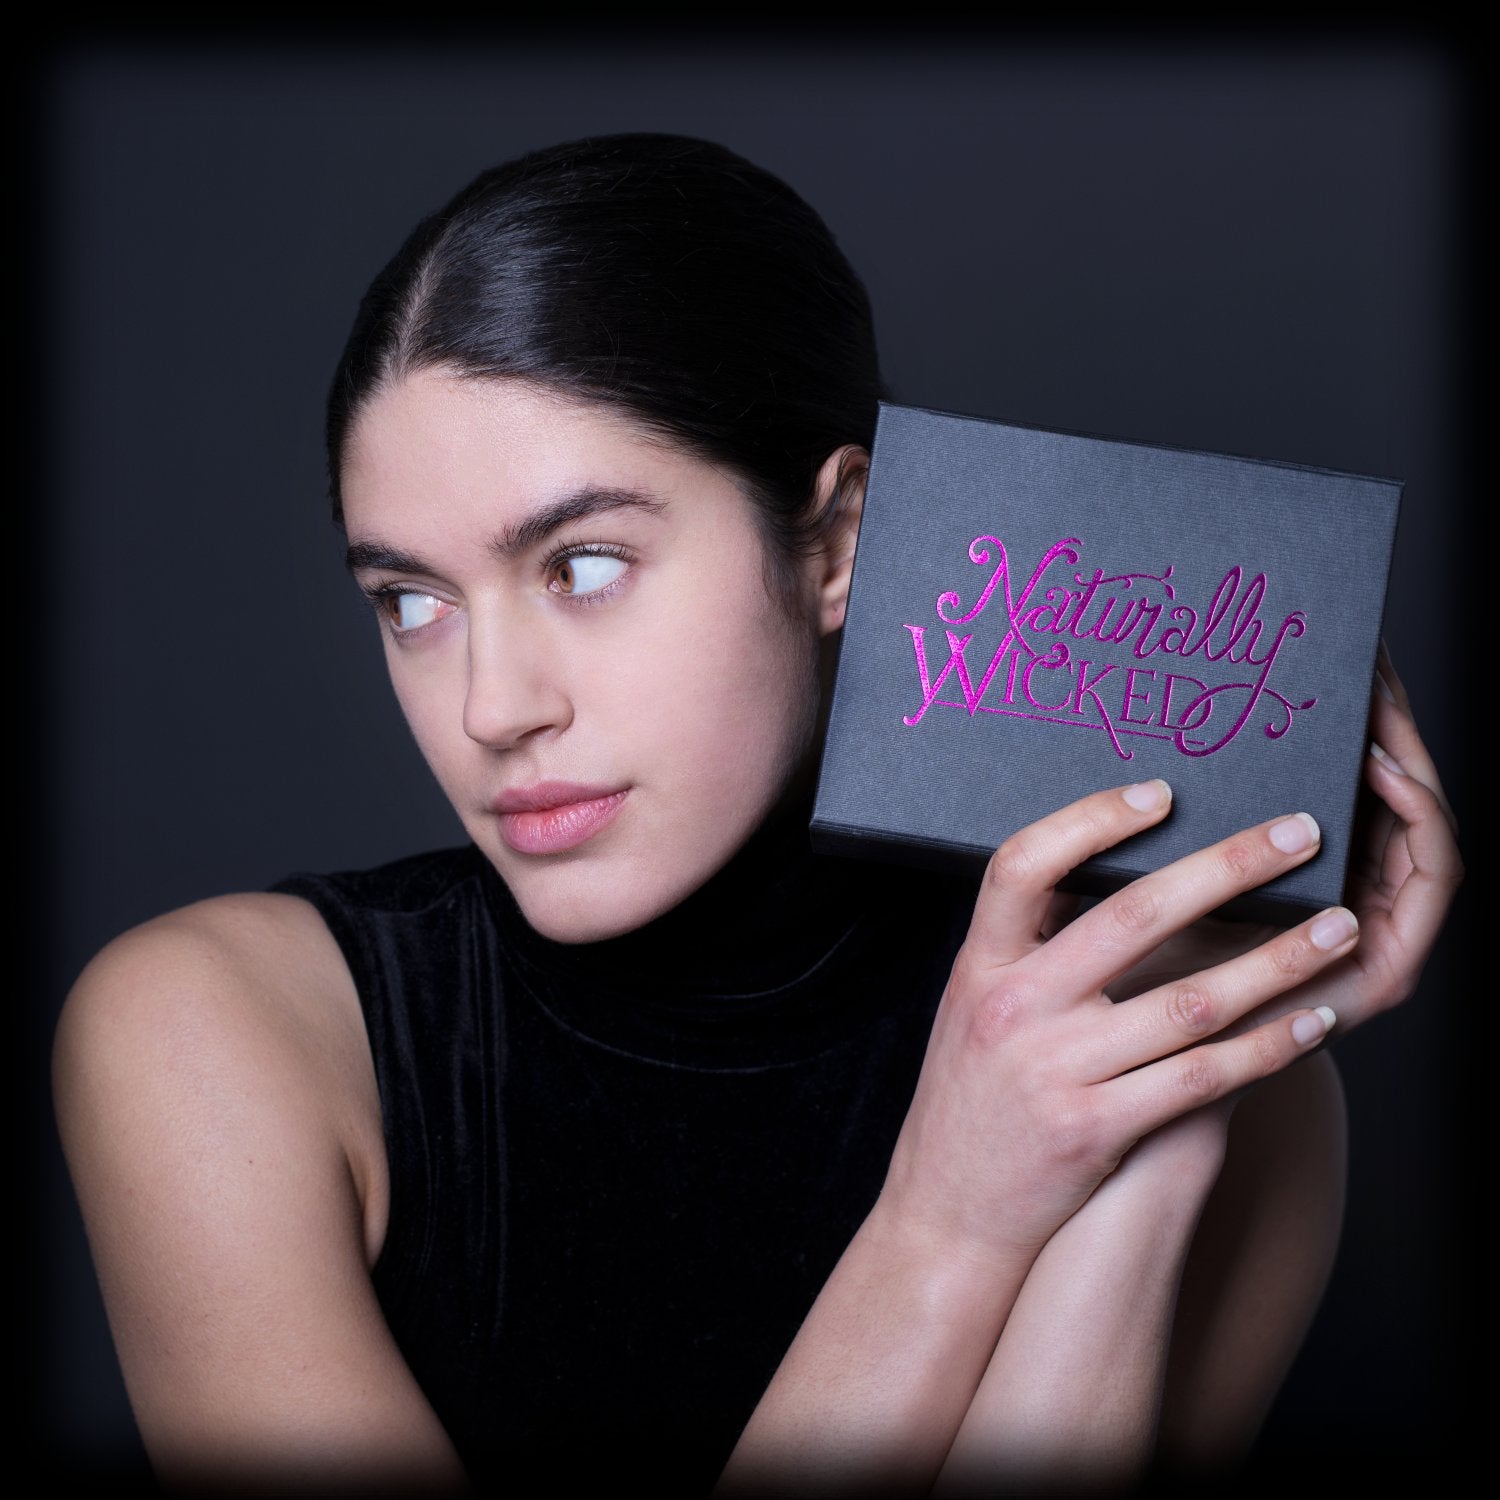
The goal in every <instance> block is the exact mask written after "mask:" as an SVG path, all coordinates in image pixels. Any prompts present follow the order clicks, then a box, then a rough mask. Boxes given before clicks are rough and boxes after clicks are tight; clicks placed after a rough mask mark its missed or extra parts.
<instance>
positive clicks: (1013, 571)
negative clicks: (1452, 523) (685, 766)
mask: <svg viewBox="0 0 1500 1500" xmlns="http://www.w3.org/2000/svg"><path fill="white" fill-rule="evenodd" d="M1400 499H1401V485H1400V483H1399V482H1397V481H1394V480H1389V479H1379V478H1373V477H1370V476H1366V475H1359V474H1346V473H1340V472H1337V471H1333V470H1327V469H1315V468H1309V467H1306V466H1302V465H1297V464H1288V463H1279V462H1275V461H1268V460H1263V459H1251V458H1241V457H1232V456H1229V455H1224V454H1215V453H1202V452H1197V451H1193V450H1187V449H1182V448H1172V447H1167V446H1161V445H1153V444H1145V443H1134V442H1121V441H1116V440H1113V439H1107V438H1100V437H1092V436H1087V435H1083V434H1079V433H1069V432H1057V431H1049V430H1044V429H1038V428H1031V427H1018V426H1012V425H1008V424H1004V423H999V422H992V421H985V420H981V419H979V418H975V417H966V416H958V415H954V414H951V413H946V412H935V411H926V410H922V409H918V408H913V407H905V406H894V405H889V404H887V405H883V406H882V407H881V411H880V419H879V424H878V427H877V431H876V438H875V447H874V451H873V454H872V462H871V472H870V481H869V489H868V493H867V496H866V501H865V514H864V521H863V524H862V527H861V532H860V540H859V547H858V551H857V554H856V557H855V566H854V577H853V583H852V586H851V595H850V602H849V611H848V618H847V622H846V624H845V628H844V639H843V643H842V646H841V648H840V655H839V664H838V678H837V683H836V686H835V691H834V699H833V707H832V716H831V720H830V724H829V734H828V742H827V747H826V750H825V752H824V757H823V763H822V767H821V772H820V776H819V783H818V791H817V799H816V803H815V807H814V812H813V823H812V834H813V839H814V843H815V845H816V846H817V847H819V848H821V849H825V850H831V851H836V852H857V853H863V854H875V855H879V856H884V857H890V858H895V859H901V860H908V861H912V862H916V863H927V864H932V863H938V864H948V863H955V862H956V863H964V862H969V863H976V864H977V863H978V862H981V861H983V860H984V859H987V858H988V856H989V854H990V853H991V851H992V850H993V849H994V848H995V846H996V845H997V844H999V843H1000V842H1001V841H1002V840H1003V839H1005V838H1006V837H1007V836H1008V835H1009V834H1010V833H1012V832H1014V831H1015V830H1016V829H1017V828H1020V827H1022V826H1024V825H1025V824H1026V823H1029V822H1031V821H1033V820H1034V819H1036V818H1038V817H1041V816H1043V815H1045V814H1046V813H1048V812H1051V811H1053V810H1055V809H1056V808H1058V807H1061V806H1062V805H1064V804H1065V803H1067V802H1069V801H1071V800H1073V799H1074V798H1075V797H1079V796H1082V795H1083V794H1085V793H1086V792H1090V791H1095V790H1098V789H1099V788H1102V787H1108V786H1113V785H1119V784H1123V783H1125V782H1129V781H1142V780H1146V779H1148V778H1150V777H1153V776H1161V777H1164V778H1165V779H1166V780H1167V781H1169V782H1170V783H1171V784H1172V788H1173V792H1174V804H1173V809H1172V812H1171V814H1170V815H1169V816H1168V818H1167V820H1166V821H1165V822H1164V823H1163V824H1161V825H1160V826H1159V827H1157V828H1154V829H1152V830H1150V831H1148V832H1146V833H1143V834H1141V835H1138V836H1137V837H1135V838H1134V839H1131V840H1129V841H1128V842H1127V843H1125V844H1122V845H1120V846H1118V847H1117V848H1115V849H1113V850H1111V851H1108V852H1107V853H1106V854H1104V855H1102V856H1101V857H1100V858H1098V859H1096V860H1093V861H1091V862H1090V863H1089V864H1088V865H1086V866H1084V867H1082V869H1081V870H1080V871H1078V872H1077V874H1076V876H1075V878H1074V880H1073V882H1072V884H1073V885H1074V886H1075V887H1076V888H1079V889H1083V890H1089V891H1096V892H1098V891H1106V890H1110V889H1113V888H1115V887H1117V886H1119V885H1121V884H1123V883H1124V882H1125V881H1127V880H1130V879H1133V878H1135V877H1136V876H1137V875H1139V874H1141V873H1143V872H1144V871H1146V870H1149V869H1154V868H1157V867H1159V866H1161V865H1163V864H1166V863H1168V862H1170V861H1171V860H1173V859H1176V858H1178V857H1179V856H1181V855H1184V854H1187V853H1189V852H1191V851H1192V850H1194V849H1197V848H1201V847H1202V846H1204V845H1206V844H1209V843H1212V842H1214V841H1215V840H1217V839H1219V838H1222V837H1224V836H1226V835H1228V834H1230V833H1233V832H1234V831H1235V830H1237V829H1240V828H1243V827H1246V826H1248V825H1250V824H1253V823H1257V822H1259V821H1261V820H1263V819H1266V818H1269V817H1273V816H1275V815H1276V814H1278V813H1284V812H1295V811H1306V812H1310V813H1312V814H1313V816H1314V817H1316V818H1317V820H1318V822H1319V824H1320V825H1321V826H1322V829H1323V847H1322V849H1321V850H1320V851H1319V853H1318V854H1317V855H1316V856H1315V857H1314V858H1313V859H1312V860H1311V861H1310V862H1309V863H1307V864H1305V865H1303V866H1302V867H1300V868H1299V869H1297V870H1295V871H1293V872H1291V873H1290V874H1288V875H1285V876H1283V877H1281V878H1280V879H1278V880H1276V881H1274V882H1273V883H1271V884H1270V885H1268V886H1266V887H1263V888H1262V891H1261V892H1260V893H1259V894H1258V896H1257V897H1256V898H1253V899H1249V900H1246V901H1243V902H1239V903H1236V909H1237V910H1245V911H1268V912H1272V913H1274V914H1277V915H1281V916H1297V915H1299V914H1301V913H1302V912H1304V911H1306V910H1309V909H1316V908H1319V907H1322V906H1327V905H1332V904H1334V903H1337V902H1339V901H1340V900H1341V899H1342V894H1343V888H1344V882H1345V877H1346V871H1347V865H1348V860H1349V849H1350V832H1351V825H1352V822H1353V816H1354V805H1355V797H1356V793H1357V791H1358V786H1359V778H1360V771H1361V765H1362V761H1363V757H1364V753H1365V745H1366V734H1367V720H1368V712H1369V693H1370V684H1371V681H1372V678H1373V673H1374V664H1375V655H1376V649H1377V646H1378V642H1379V635H1380V626H1381V619H1382V615H1383V613H1384V607H1385V590H1386V581H1387V577H1388V575H1389V571H1390V562H1391V552H1392V548H1393V545H1394V541H1395V531H1396V520H1397V514H1398V511H1399V507H1400Z"/></svg>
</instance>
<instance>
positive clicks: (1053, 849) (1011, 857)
mask: <svg viewBox="0 0 1500 1500" xmlns="http://www.w3.org/2000/svg"><path fill="white" fill-rule="evenodd" d="M1171 805H1172V789H1171V788H1170V787H1169V786H1168V785H1167V784H1166V782H1164V781H1143V782H1140V783H1139V784H1137V785H1135V786H1127V787H1113V788H1111V789H1110V790H1109V791H1105V792H1095V793H1093V794H1092V795H1090V796H1087V797H1082V798H1080V799H1079V800H1078V801H1077V802H1073V803H1070V804H1069V805H1068V806H1067V807H1064V808H1062V809H1061V810H1060V811H1058V812H1055V813H1051V814H1049V815H1048V816H1047V817H1045V818H1040V819H1038V820H1037V821H1036V822H1035V823H1032V824H1029V825H1028V826H1027V827H1025V828H1023V829H1021V830H1020V832H1018V833H1015V834H1012V835H1011V837H1010V838H1008V839H1006V841H1005V842H1004V843H1003V844H1001V846H1000V847H999V848H998V849H997V850H996V851H995V852H994V854H993V855H992V856H991V858H990V862H989V866H988V868H987V869H986V871H985V876H984V883H983V885H982V886H981V888H980V892H979V898H978V900H977V901H976V902H975V905H974V917H973V920H972V921H971V922H970V924H969V933H968V937H967V938H966V939H965V942H964V952H965V954H966V955H967V957H968V959H969V961H970V962H972V963H973V964H974V965H975V966H976V967H978V968H981V969H983V968H989V967H992V966H999V965H1001V964H1008V963H1014V962H1015V961H1016V959H1018V958H1021V957H1022V956H1024V955H1025V954H1027V953H1030V952H1031V951H1032V950H1033V949H1034V948H1036V947H1037V945H1038V944H1039V943H1040V942H1041V941H1042V932H1043V929H1046V930H1048V931H1050V930H1052V928H1053V927H1054V926H1055V921H1054V920H1052V913H1051V902H1052V894H1053V889H1054V887H1055V886H1056V885H1057V883H1058V881H1060V880H1061V879H1062V878H1063V877H1064V876H1065V875H1067V874H1068V872H1069V871H1071V870H1073V869H1076V868H1077V867H1078V866H1079V865H1081V864H1082V863H1083V862H1084V860H1086V859H1089V858H1091V857H1092V856H1093V855H1095V854H1098V853H1100V852H1101V851H1103V850H1105V849H1108V848H1110V847H1111V846H1113V845H1115V844H1118V843H1119V842H1120V841H1121V840H1122V839H1127V838H1129V837H1130V835H1131V834H1133V833H1139V832H1141V830H1142V829H1145V828H1149V827H1151V826H1152V825H1153V824H1155V823H1159V822H1160V821H1161V820H1162V818H1163V817H1165V816H1166V813H1167V809H1168V808H1169V807H1170V806H1171ZM1054 941H1056V939H1054Z"/></svg>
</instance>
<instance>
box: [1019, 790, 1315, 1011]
mask: <svg viewBox="0 0 1500 1500" xmlns="http://www.w3.org/2000/svg"><path fill="white" fill-rule="evenodd" d="M1320 841H1321V833H1320V831H1319V829H1318V825H1317V823H1316V822H1315V821H1314V820H1313V819H1312V818H1311V817H1310V816H1309V815H1308V814H1307V813H1293V814H1291V815H1290V816H1289V817H1282V818H1275V819H1272V820H1271V821H1270V822H1267V823H1262V824H1260V825H1259V826H1258V827H1256V828H1250V829H1246V830H1245V831H1244V832H1243V833H1237V834H1235V835H1233V836H1232V837H1231V838H1227V839H1223V840H1221V841H1220V842H1219V843H1217V844H1211V845H1210V846H1209V847H1208V848H1207V849H1200V850H1198V851H1196V852H1195V853H1193V854H1189V855H1186V856H1185V857H1184V858H1182V859H1179V860H1176V861H1175V862H1174V863H1172V864H1170V865H1167V866H1166V867H1165V868H1164V869H1161V870H1156V871H1153V872H1152V873H1151V874H1149V875H1143V876H1141V877H1140V879H1138V880H1135V881H1132V882H1131V883H1130V884H1129V885H1127V886H1126V887H1125V888H1124V889H1123V890H1119V891H1116V892H1115V893H1114V894H1113V895H1112V896H1110V897H1108V898H1107V899H1105V900H1104V901H1101V902H1100V903H1099V904H1098V905H1097V906H1096V907H1094V908H1093V910H1092V911H1088V912H1085V913H1084V914H1083V916H1081V917H1079V918H1078V919H1077V921H1075V922H1073V923H1072V924H1071V925H1069V926H1068V927H1065V928H1064V929H1063V930H1062V931H1061V932H1059V933H1058V934H1057V936H1056V937H1054V938H1053V939H1052V940H1051V941H1050V942H1049V943H1048V945H1047V948H1048V952H1049V953H1050V954H1054V955H1055V956H1056V959H1057V961H1058V962H1059V963H1060V966H1061V967H1060V968H1059V972H1060V973H1065V974H1067V975H1068V976H1069V977H1070V979H1072V980H1075V981H1076V982H1077V984H1078V985H1079V986H1080V987H1084V988H1088V989H1103V988H1104V986H1105V985H1107V984H1108V983H1109V982H1110V981H1111V980H1113V979H1114V978H1116V977H1117V976H1118V975H1120V974H1123V973H1124V972H1125V971H1126V970H1127V969H1128V968H1130V966H1131V965H1132V964H1135V963H1138V962H1139V961H1140V960H1141V959H1142V958H1143V957H1144V956H1145V955H1146V954H1147V953H1149V952H1150V951H1151V950H1152V949H1153V948H1155V947H1156V946H1157V945H1158V944H1160V943H1162V942H1163V941H1165V940H1166V939H1167V938H1168V937H1170V936H1171V935H1172V934H1173V933H1175V932H1177V931H1179V930H1180V929H1181V928H1183V927H1186V926H1187V925H1188V923H1190V922H1193V921H1195V920H1196V919H1197V918H1199V917H1202V916H1205V915H1207V914H1208V913H1209V912H1211V911H1214V910H1216V909H1217V908H1218V907H1220V906H1222V905H1223V904H1224V903H1225V902H1226V901H1227V900H1229V898H1230V897H1231V896H1237V895H1239V894H1241V893H1242V892H1244V891H1248V890H1251V889H1253V888H1254V887H1255V886H1258V885H1264V884H1265V882H1266V881H1268V880H1271V879H1274V878H1275V877H1276V876H1277V875H1281V874H1283V873H1285V872H1286V871H1287V870H1290V869H1294V868H1295V867H1296V866H1297V865H1300V864H1303V863H1305V862H1306V861H1307V860H1309V859H1311V858H1312V856H1313V855H1314V854H1315V853H1316V852H1317V849H1318V846H1319V843H1320Z"/></svg>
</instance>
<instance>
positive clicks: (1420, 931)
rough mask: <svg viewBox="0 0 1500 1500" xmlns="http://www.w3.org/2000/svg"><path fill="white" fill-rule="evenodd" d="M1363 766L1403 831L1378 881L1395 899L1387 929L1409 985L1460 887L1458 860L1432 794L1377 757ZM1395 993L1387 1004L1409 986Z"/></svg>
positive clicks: (1455, 846)
mask: <svg viewBox="0 0 1500 1500" xmlns="http://www.w3.org/2000/svg"><path fill="white" fill-rule="evenodd" d="M1365 765H1366V778H1367V779H1368V781H1369V782H1370V784H1371V786H1373V787H1374V789H1375V790H1376V791H1377V792H1378V793H1379V794H1380V796H1381V797H1382V798H1383V799H1384V801H1385V802H1386V803H1387V804H1388V805H1389V806H1390V808H1391V810H1392V811H1393V812H1394V813H1395V814H1396V816H1397V817H1398V818H1399V819H1400V820H1401V821H1402V823H1403V824H1404V825H1405V827H1404V829H1399V830H1397V831H1396V833H1395V834H1394V835H1393V837H1392V840H1391V844H1390V846H1388V850H1387V855H1386V868H1385V869H1384V870H1383V871H1382V879H1383V881H1384V883H1385V885H1386V886H1387V888H1388V890H1390V891H1392V892H1393V893H1394V899H1393V900H1392V902H1391V906H1390V923H1391V929H1392V931H1393V933H1394V934H1395V937H1396V939H1397V943H1398V945H1399V947H1400V948H1401V949H1402V950H1403V959H1404V964H1403V969H1404V970H1405V971H1409V983H1415V981H1416V973H1417V971H1418V970H1419V969H1420V967H1421V964H1422V963H1423V962H1425V960H1426V957H1427V954H1428V953H1429V952H1430V951H1431V948H1432V945H1433V943H1435V942H1436V941H1437V935H1438V932H1439V930H1440V929H1441V928H1442V925H1443V922H1444V920H1445V919H1446V917H1447V915H1448V908H1449V906H1450V905H1451V904H1452V902H1453V897H1454V894H1455V893H1456V892H1457V890H1458V887H1459V885H1460V884H1461V883H1462V881H1463V878H1464V867H1463V860H1462V859H1461V858H1460V856H1459V852H1458V843H1457V841H1456V840H1455V839H1454V836H1453V829H1452V826H1451V825H1450V823H1449V821H1448V817H1449V814H1448V811H1447V809H1446V808H1445V807H1444V805H1443V803H1442V801H1441V800H1440V798H1439V797H1438V794H1437V793H1436V791H1434V790H1433V788H1431V787H1430V786H1427V785H1425V784H1424V783H1423V782H1421V781H1419V780H1418V779H1417V778H1416V777H1415V776H1408V775H1406V774H1405V771H1404V769H1403V768H1402V767H1401V766H1400V765H1396V764H1392V763H1390V762H1389V761H1388V760H1387V759H1382V758H1381V757H1379V756H1375V755H1371V756H1370V757H1369V758H1368V760H1367V761H1366V763H1365ZM1398 846H1399V847H1398ZM1399 987H1400V988H1402V989H1403V993H1402V994H1396V995H1393V996H1392V997H1390V998H1391V999H1393V1000H1394V999H1401V998H1403V997H1404V989H1405V988H1406V987H1409V984H1408V985H1407V986H1399Z"/></svg>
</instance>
